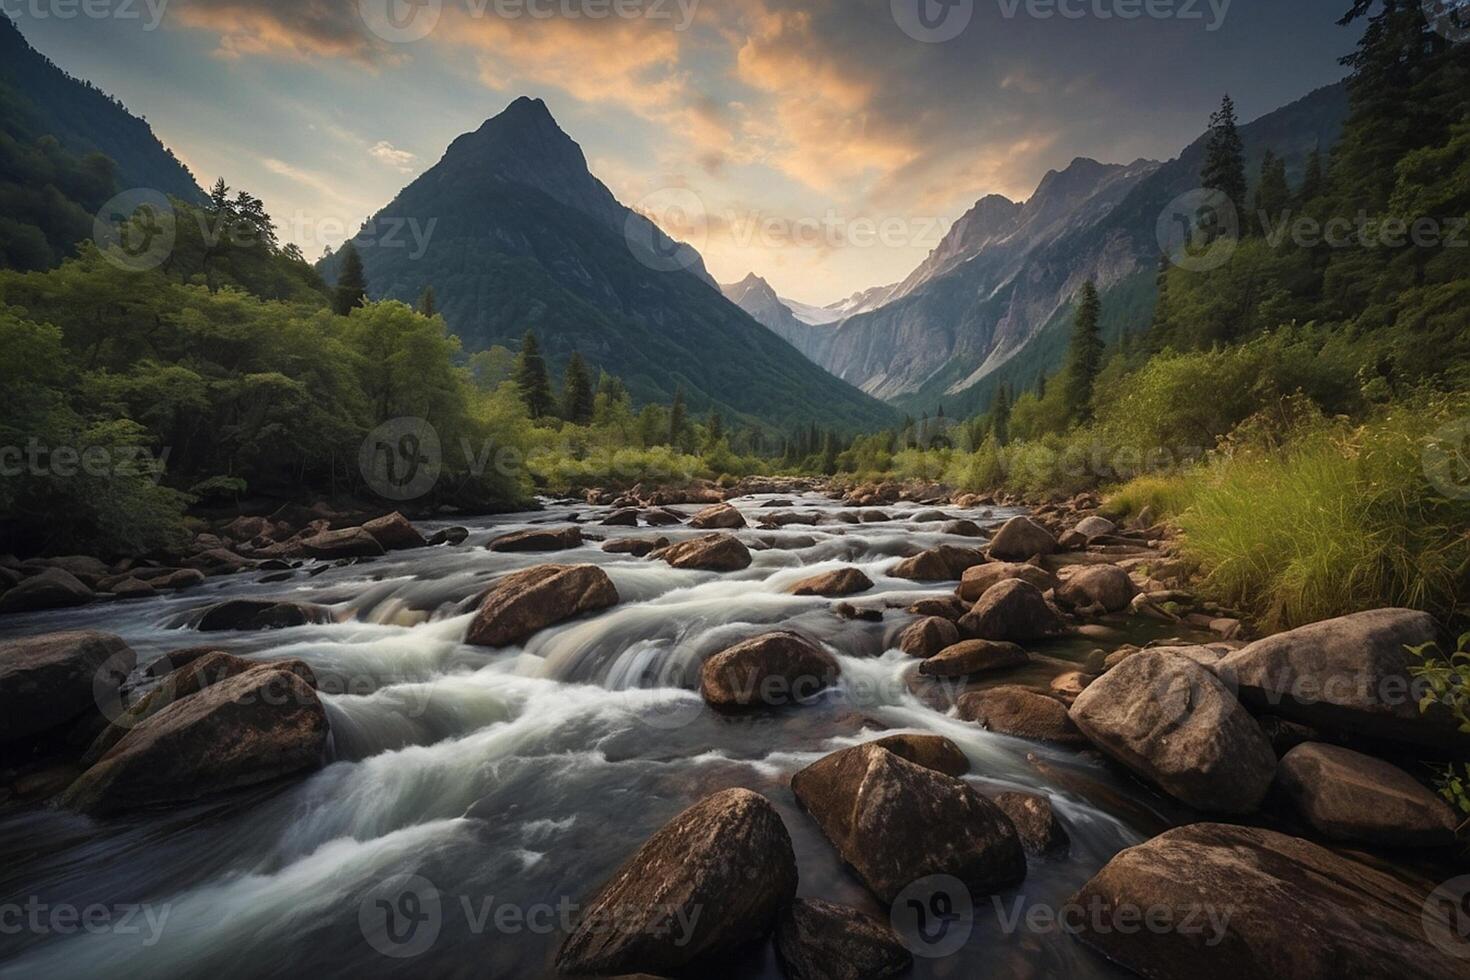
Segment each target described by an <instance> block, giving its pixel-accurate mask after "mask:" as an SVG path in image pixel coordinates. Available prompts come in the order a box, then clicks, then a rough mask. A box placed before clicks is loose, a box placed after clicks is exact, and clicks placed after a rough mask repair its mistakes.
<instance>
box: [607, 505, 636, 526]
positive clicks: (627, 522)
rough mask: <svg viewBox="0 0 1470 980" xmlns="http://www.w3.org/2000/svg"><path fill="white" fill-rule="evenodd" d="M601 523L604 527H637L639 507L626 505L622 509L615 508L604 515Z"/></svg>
mask: <svg viewBox="0 0 1470 980" xmlns="http://www.w3.org/2000/svg"><path fill="white" fill-rule="evenodd" d="M601 523H602V524H603V526H604V527H637V526H638V508H637V507H624V508H623V509H621V510H615V511H613V512H612V513H611V514H609V515H607V516H606V517H604V518H603V519H602V522H601Z"/></svg>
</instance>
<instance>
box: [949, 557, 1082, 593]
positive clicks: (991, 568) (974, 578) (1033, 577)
mask: <svg viewBox="0 0 1470 980" xmlns="http://www.w3.org/2000/svg"><path fill="white" fill-rule="evenodd" d="M1013 578H1016V579H1020V580H1021V581H1023V582H1030V583H1031V584H1032V585H1034V586H1036V588H1037V589H1038V590H1040V591H1042V592H1045V591H1046V590H1047V589H1054V588H1056V585H1057V579H1056V576H1055V575H1053V574H1052V573H1051V572H1048V571H1047V570H1046V569H1044V568H1041V567H1039V566H1037V565H1028V564H1025V563H1024V562H1008V561H993V562H987V563H986V564H984V565H975V566H973V567H971V568H967V569H965V572H964V575H963V577H962V578H961V579H960V587H959V588H958V589H956V590H955V592H956V594H957V595H959V597H960V598H961V599H963V600H964V601H965V602H974V601H976V600H977V599H979V598H980V597H981V596H983V595H984V594H985V593H986V592H989V591H990V589H991V587H992V586H994V585H996V584H998V583H1000V582H1004V581H1007V580H1008V579H1013Z"/></svg>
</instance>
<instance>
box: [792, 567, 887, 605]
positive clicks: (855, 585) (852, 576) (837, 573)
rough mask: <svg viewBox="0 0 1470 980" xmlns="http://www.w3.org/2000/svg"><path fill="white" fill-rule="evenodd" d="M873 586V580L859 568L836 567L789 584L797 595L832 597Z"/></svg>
mask: <svg viewBox="0 0 1470 980" xmlns="http://www.w3.org/2000/svg"><path fill="white" fill-rule="evenodd" d="M872 587H873V580H872V579H870V578H868V576H866V575H864V574H863V573H862V571H861V570H860V569H856V568H837V569H833V570H832V571H830V572H823V573H822V574H821V575H813V576H811V577H810V578H804V579H802V580H801V581H800V582H797V583H796V584H795V585H793V586H791V589H790V592H791V594H792V595H799V596H825V597H826V598H829V599H833V598H837V597H839V596H847V595H857V594H858V593H859V592H866V591H868V590H869V589H871V588H872Z"/></svg>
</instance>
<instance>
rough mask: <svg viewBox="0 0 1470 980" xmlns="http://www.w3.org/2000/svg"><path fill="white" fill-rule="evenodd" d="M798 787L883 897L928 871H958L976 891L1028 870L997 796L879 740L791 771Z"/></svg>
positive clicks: (988, 890)
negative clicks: (987, 796)
mask: <svg viewBox="0 0 1470 980" xmlns="http://www.w3.org/2000/svg"><path fill="white" fill-rule="evenodd" d="M791 789H792V791H793V792H794V793H795V794H796V798H797V800H798V801H799V802H800V803H801V805H802V807H803V808H804V809H805V810H806V811H807V812H808V813H810V814H811V815H812V818H813V819H815V820H816V821H817V824H818V826H820V827H821V828H822V833H823V834H825V835H826V836H827V839H828V840H830V841H831V842H832V844H833V845H834V846H835V847H836V848H837V851H838V853H839V854H840V855H841V856H842V859H843V860H844V861H846V862H847V864H848V865H850V866H851V867H852V868H853V870H854V871H856V872H857V874H858V876H859V877H860V878H862V880H863V882H864V883H865V884H866V885H867V886H868V888H869V889H871V890H872V892H873V893H874V894H875V895H877V896H878V898H879V899H881V900H882V901H884V902H888V903H892V902H893V901H894V900H895V899H896V898H897V897H898V895H899V893H900V892H902V891H903V890H904V889H905V888H906V887H907V886H908V885H909V884H910V883H912V882H914V881H917V880H918V879H920V878H924V877H927V876H929V875H939V874H945V875H952V876H954V877H955V878H958V879H959V880H960V881H962V882H964V883H965V884H966V885H968V886H969V887H970V889H971V891H972V892H974V893H975V894H976V895H989V894H993V893H995V892H998V891H1001V890H1003V889H1006V888H1009V887H1011V886H1013V885H1016V884H1018V883H1019V882H1020V881H1021V880H1022V879H1024V878H1025V876H1026V856H1025V853H1024V852H1023V851H1022V849H1021V841H1020V838H1019V837H1018V836H1017V834H1016V828H1015V826H1014V825H1013V824H1012V823H1011V821H1010V818H1008V817H1007V816H1006V815H1005V814H1004V813H1003V812H1001V810H1000V809H999V808H998V807H997V806H996V805H995V804H994V803H992V802H990V801H989V800H987V799H985V797H983V796H981V795H980V794H979V793H977V792H976V791H975V790H974V789H972V788H971V787H970V786H969V785H968V784H967V783H965V782H963V781H961V780H959V779H956V778H955V777H953V776H949V775H946V774H944V773H941V772H938V771H935V770H933V769H928V768H926V767H924V766H922V765H918V764H916V763H914V762H910V761H909V760H907V759H904V758H902V757H900V756H899V755H897V754H895V753H894V752H891V751H889V750H888V749H887V748H884V747H883V746H881V745H876V744H874V743H871V742H869V743H866V744H863V745H857V746H854V747H852V748H849V749H843V750H842V751H840V752H836V753H834V754H832V755H829V756H827V757H825V758H823V759H821V760H819V761H817V762H815V763H813V764H812V765H810V766H808V767H807V768H805V769H803V770H801V771H800V772H798V773H797V774H796V775H795V776H793V777H792V778H791Z"/></svg>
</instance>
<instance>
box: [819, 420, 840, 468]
mask: <svg viewBox="0 0 1470 980" xmlns="http://www.w3.org/2000/svg"><path fill="white" fill-rule="evenodd" d="M822 472H823V473H825V474H827V475H828V476H831V475H832V474H834V473H836V472H837V435H836V433H834V432H832V431H831V430H830V429H829V430H828V431H827V434H826V436H825V438H824V439H823V441H822Z"/></svg>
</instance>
